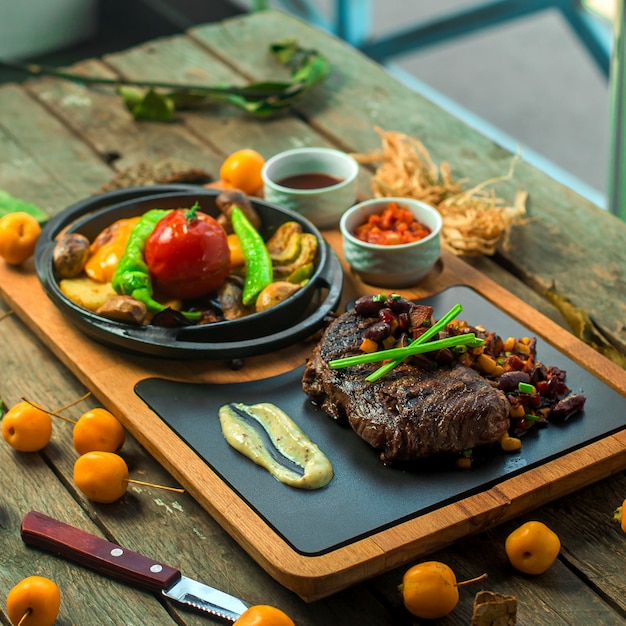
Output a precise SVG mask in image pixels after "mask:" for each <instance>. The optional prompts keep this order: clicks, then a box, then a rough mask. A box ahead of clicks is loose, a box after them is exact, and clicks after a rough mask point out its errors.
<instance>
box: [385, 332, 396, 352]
mask: <svg viewBox="0 0 626 626" xmlns="http://www.w3.org/2000/svg"><path fill="white" fill-rule="evenodd" d="M395 345H396V338H395V337H394V336H393V335H389V337H385V338H384V339H383V347H384V348H385V350H389V349H390V348H393V347H394V346H395Z"/></svg>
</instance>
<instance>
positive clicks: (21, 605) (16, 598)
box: [6, 576, 61, 626]
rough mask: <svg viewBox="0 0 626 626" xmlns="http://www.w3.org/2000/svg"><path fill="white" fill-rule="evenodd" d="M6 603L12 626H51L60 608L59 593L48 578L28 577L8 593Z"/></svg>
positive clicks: (55, 585) (54, 584)
mask: <svg viewBox="0 0 626 626" xmlns="http://www.w3.org/2000/svg"><path fill="white" fill-rule="evenodd" d="M6 603H7V614H8V616H9V620H10V621H11V624H13V626H17V625H18V624H19V626H52V625H53V624H54V623H55V621H56V619H57V615H58V614H59V609H60V607H61V592H60V591H59V588H58V586H57V584H56V583H55V582H54V581H52V580H50V579H49V578H44V577H43V576H29V577H28V578H24V579H23V580H21V581H20V582H19V583H17V585H15V587H13V588H12V589H11V591H9V594H8V596H7V601H6Z"/></svg>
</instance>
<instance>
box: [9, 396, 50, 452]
mask: <svg viewBox="0 0 626 626" xmlns="http://www.w3.org/2000/svg"><path fill="white" fill-rule="evenodd" d="M51 436H52V419H51V418H50V414H49V413H47V412H46V411H44V410H43V409H41V408H40V407H37V406H35V405H33V404H31V403H30V402H26V401H24V400H23V401H22V402H18V404H16V405H15V406H13V407H11V408H10V409H9V410H8V411H7V412H6V413H5V414H4V417H3V418H2V437H3V438H4V440H5V441H6V442H7V443H8V444H9V445H10V446H11V447H12V448H15V450H19V451H20V452H38V451H39V450H42V449H43V448H45V447H46V446H47V445H48V442H49V441H50V437H51Z"/></svg>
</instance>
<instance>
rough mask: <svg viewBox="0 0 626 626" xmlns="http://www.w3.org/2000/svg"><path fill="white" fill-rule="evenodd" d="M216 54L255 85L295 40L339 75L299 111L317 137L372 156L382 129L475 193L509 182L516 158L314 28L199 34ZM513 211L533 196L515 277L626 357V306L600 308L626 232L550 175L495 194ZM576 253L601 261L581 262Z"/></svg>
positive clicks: (246, 24)
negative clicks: (578, 315)
mask: <svg viewBox="0 0 626 626" xmlns="http://www.w3.org/2000/svg"><path fill="white" fill-rule="evenodd" d="M191 32H192V34H193V36H194V37H196V38H197V39H198V40H199V41H201V42H202V44H203V45H206V46H207V47H208V48H209V49H210V50H211V51H212V52H213V53H215V54H220V55H222V56H223V57H224V58H229V59H230V60H231V61H232V62H233V63H234V64H236V68H237V70H238V71H240V72H241V73H243V74H244V75H245V76H248V77H250V78H252V77H254V78H256V79H260V78H263V77H269V76H275V75H276V69H275V67H273V65H272V62H271V60H270V59H269V58H268V55H266V54H263V50H264V49H265V47H266V46H267V45H269V43H270V42H272V41H275V40H276V39H279V38H281V37H285V36H293V37H296V38H297V39H298V40H299V41H300V42H301V43H302V44H303V45H305V46H311V47H318V48H320V49H322V51H323V53H324V54H325V55H326V56H327V57H328V58H329V59H330V61H331V63H332V68H333V69H332V74H331V76H330V77H329V78H328V79H327V81H326V82H325V83H324V84H322V85H320V86H319V87H318V88H316V89H315V91H313V92H312V93H311V94H309V96H308V97H307V99H306V101H304V102H303V103H302V104H301V105H299V106H298V111H299V112H300V113H302V114H303V115H304V116H305V117H306V118H307V120H308V121H309V122H310V123H311V125H312V126H314V127H315V128H316V129H318V130H320V131H321V132H323V133H324V134H326V135H328V136H329V137H331V138H333V140H335V141H337V142H338V143H339V142H343V143H344V144H345V145H346V146H348V147H349V148H351V149H353V150H356V151H359V152H364V151H369V150H372V149H374V148H378V147H380V139H379V137H378V135H377V134H376V133H375V131H374V126H380V127H382V128H383V129H384V130H395V131H401V132H404V133H407V134H409V135H412V136H415V137H417V138H419V139H420V140H421V141H423V143H424V144H425V145H426V147H427V148H428V149H429V150H430V152H431V155H432V157H433V159H434V160H435V161H436V162H441V161H444V160H445V161H448V162H449V163H450V164H451V165H452V169H453V173H454V174H455V176H456V177H458V178H468V179H469V181H470V183H471V184H477V183H479V182H482V181H484V180H487V179H490V178H493V177H494V176H502V175H505V174H506V173H507V171H508V169H509V166H510V162H511V156H512V155H511V154H509V153H508V152H507V151H506V150H503V149H502V148H501V147H499V146H497V145H495V144H494V143H493V142H492V141H491V140H489V139H487V138H486V137H484V136H482V135H481V134H480V133H478V132H476V131H475V130H473V129H472V128H470V127H468V126H466V125H465V124H464V123H463V122H461V121H460V120H458V119H456V118H454V117H453V116H451V115H449V114H448V113H446V112H445V111H443V110H441V109H439V108H438V107H436V106H435V105H433V104H432V103H430V102H429V101H427V100H426V99H425V98H423V97H422V96H420V95H419V94H417V93H413V92H411V91H410V90H408V89H406V88H405V87H403V86H402V85H400V83H398V81H396V80H395V79H394V78H392V77H391V76H390V75H389V74H387V73H386V72H385V71H384V70H383V69H382V68H381V67H379V66H377V65H376V64H374V63H371V62H370V61H368V60H366V59H364V58H363V57H362V55H360V54H358V53H356V52H354V51H353V50H352V49H350V48H349V47H347V46H346V45H345V44H343V43H342V42H341V41H339V40H334V39H329V38H327V37H325V36H324V35H323V34H322V33H320V32H318V31H315V30H314V29H312V28H310V27H308V26H307V25H305V24H303V23H301V22H299V21H297V20H292V19H290V18H287V17H285V16H283V15H279V14H278V13H275V12H261V13H258V14H255V15H252V16H249V17H247V18H245V19H239V20H232V21H225V22H223V23H221V24H209V25H206V26H202V27H200V28H198V29H194V30H193V31H191ZM496 189H497V191H498V193H499V194H502V195H503V197H504V198H506V199H508V200H509V201H513V196H514V192H515V191H516V190H517V189H524V190H526V191H528V192H529V193H530V202H529V216H530V217H532V218H533V219H532V220H531V221H529V222H528V223H527V224H525V225H524V226H521V227H518V228H516V229H515V231H514V235H513V238H512V245H511V248H510V249H509V250H508V251H506V252H503V256H504V257H505V258H506V259H507V261H508V262H509V263H510V264H511V265H512V266H513V267H514V268H515V270H516V272H515V273H516V274H517V275H518V276H519V277H520V278H521V279H522V280H524V281H525V282H527V283H528V284H530V285H531V286H532V287H533V288H534V289H535V290H537V291H538V292H539V293H540V294H541V293H542V292H543V291H544V290H545V289H546V288H547V287H548V286H550V285H551V284H552V283H553V282H554V283H555V284H556V288H557V290H558V291H559V292H560V293H563V294H565V295H570V296H571V297H572V299H573V301H574V304H575V305H576V306H579V307H582V308H584V309H587V310H588V311H590V313H591V314H592V315H593V317H594V320H595V321H596V323H597V324H598V325H599V326H600V327H601V328H602V329H603V330H604V331H605V332H607V334H609V335H610V336H611V338H612V339H613V340H614V341H616V342H617V343H618V344H619V345H621V346H622V347H624V346H626V330H625V328H624V325H623V320H624V319H625V318H626V303H624V301H623V300H621V299H619V298H601V297H599V295H600V294H602V293H611V292H617V293H624V292H625V291H626V289H625V287H626V285H625V282H626V258H625V257H624V255H623V252H622V251H623V250H624V247H625V245H626V224H623V223H622V222H621V221H619V220H617V219H616V218H614V217H612V216H610V215H607V214H606V213H604V212H603V211H601V210H600V209H598V208H597V207H595V206H593V205H592V204H591V203H589V202H588V201H586V200H584V199H582V198H580V197H579V196H577V195H576V194H575V193H573V192H572V191H570V190H568V189H567V188H565V187H563V186H562V185H560V184H558V183H556V182H555V181H554V180H552V179H550V178H549V177H548V176H546V175H545V174H544V173H543V172H541V171H539V170H537V169H536V168H534V167H532V166H530V165H528V164H526V163H523V162H522V163H519V164H518V165H517V166H516V169H515V175H514V177H513V179H512V180H511V181H508V182H504V183H501V184H499V185H498V186H497V187H496ZM578 250H588V251H593V253H588V254H586V255H584V257H583V256H582V255H580V254H579V253H578Z"/></svg>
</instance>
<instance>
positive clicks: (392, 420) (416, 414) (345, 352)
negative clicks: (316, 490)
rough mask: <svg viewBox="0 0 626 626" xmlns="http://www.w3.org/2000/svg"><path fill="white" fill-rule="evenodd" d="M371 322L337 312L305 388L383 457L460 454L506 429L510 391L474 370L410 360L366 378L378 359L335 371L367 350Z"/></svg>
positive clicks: (309, 369) (305, 377)
mask: <svg viewBox="0 0 626 626" xmlns="http://www.w3.org/2000/svg"><path fill="white" fill-rule="evenodd" d="M370 323H371V320H367V319H364V318H362V317H360V316H358V315H356V314H355V313H354V312H353V311H351V312H347V313H344V314H343V315H341V316H340V317H338V318H337V319H336V320H335V321H334V322H333V323H332V324H331V325H330V326H329V327H328V328H327V329H326V332H325V333H324V336H323V337H322V339H321V341H320V342H319V344H318V345H317V347H316V348H315V350H314V353H313V355H312V357H311V358H310V359H309V361H308V362H307V365H306V368H305V371H304V375H303V378H302V387H303V389H304V391H305V393H306V394H307V395H308V396H309V397H310V398H311V399H312V400H313V401H314V402H316V403H317V404H319V405H320V406H321V408H322V409H323V410H324V411H325V412H326V413H328V414H329V415H330V416H331V417H333V418H334V419H337V420H344V419H347V420H348V422H349V424H350V426H351V427H352V429H353V430H354V431H355V432H356V433H357V434H358V435H359V436H360V437H361V438H362V439H364V440H365V441H367V442H368V443H369V444H370V445H372V446H373V447H374V448H376V449H377V450H380V451H381V459H382V460H383V461H384V462H387V463H392V462H394V461H413V460H417V459H421V458H426V457H432V456H435V455H439V454H448V453H459V452H462V451H463V450H466V449H468V448H474V447H477V446H483V445H488V444H492V443H495V442H496V441H498V439H500V437H501V436H502V435H503V434H504V433H505V432H507V429H508V426H509V420H508V414H509V403H508V400H507V399H506V396H505V395H504V393H502V392H501V391H499V390H498V389H496V388H494V387H493V386H492V385H490V384H489V382H488V381H487V380H485V379H484V378H483V377H482V376H480V374H478V373H477V372H475V371H474V370H472V369H471V368H468V367H465V366H462V365H454V366H452V367H441V368H437V369H433V370H426V369H423V368H420V367H417V366H416V365H414V364H411V363H410V362H406V363H403V364H401V365H399V366H398V367H396V368H395V369H394V370H393V371H392V372H390V373H389V374H387V375H386V376H384V377H383V378H381V379H379V380H378V381H376V382H374V383H368V382H366V381H365V377H366V376H367V375H368V374H369V373H370V372H372V371H374V370H375V369H376V368H377V367H378V365H377V364H371V365H359V366H356V367H350V368H345V369H338V370H333V369H331V368H330V367H329V366H328V361H330V360H333V359H337V358H340V357H343V356H349V355H352V354H359V353H360V350H359V346H360V344H361V340H362V335H363V332H364V331H365V329H366V328H367V327H368V325H369V324H370Z"/></svg>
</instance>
